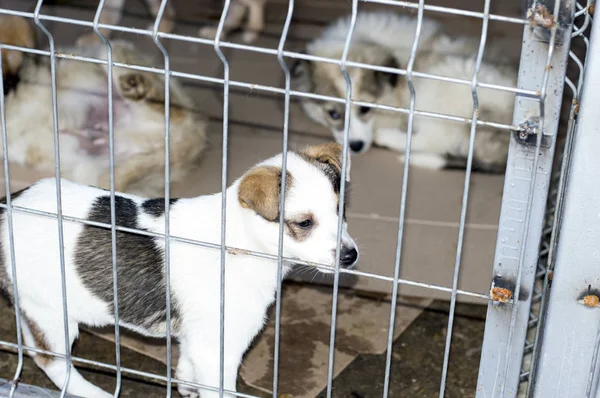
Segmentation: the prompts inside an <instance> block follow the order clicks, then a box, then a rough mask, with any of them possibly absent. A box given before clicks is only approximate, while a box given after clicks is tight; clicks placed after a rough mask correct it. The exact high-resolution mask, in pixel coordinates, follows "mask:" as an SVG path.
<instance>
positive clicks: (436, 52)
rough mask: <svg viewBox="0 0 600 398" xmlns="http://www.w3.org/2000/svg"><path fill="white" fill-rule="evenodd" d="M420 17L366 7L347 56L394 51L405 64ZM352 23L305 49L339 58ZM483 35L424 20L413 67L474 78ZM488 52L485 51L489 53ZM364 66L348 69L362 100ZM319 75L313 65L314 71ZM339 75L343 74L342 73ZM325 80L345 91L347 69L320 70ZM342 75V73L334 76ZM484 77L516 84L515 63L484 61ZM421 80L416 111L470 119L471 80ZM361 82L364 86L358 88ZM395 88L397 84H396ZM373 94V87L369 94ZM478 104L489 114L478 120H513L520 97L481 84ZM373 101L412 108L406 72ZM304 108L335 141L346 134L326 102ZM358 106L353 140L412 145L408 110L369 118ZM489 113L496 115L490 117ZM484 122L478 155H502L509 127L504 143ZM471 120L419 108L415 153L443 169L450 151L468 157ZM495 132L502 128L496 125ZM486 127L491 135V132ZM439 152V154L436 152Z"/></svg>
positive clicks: (400, 147) (401, 147) (365, 58)
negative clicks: (458, 33)
mask: <svg viewBox="0 0 600 398" xmlns="http://www.w3.org/2000/svg"><path fill="white" fill-rule="evenodd" d="M416 25H417V21H416V18H413V17H408V16H400V15H395V14H391V13H381V12H364V13H359V14H358V16H357V21H356V27H355V31H354V35H353V38H352V45H351V49H350V55H349V60H354V58H356V57H358V58H360V61H359V62H364V63H375V62H376V61H374V60H373V58H375V57H376V55H375V54H379V55H377V56H378V57H381V55H380V54H381V52H387V53H389V54H390V55H393V56H394V57H395V59H396V60H397V61H398V63H399V65H400V67H401V68H403V69H405V68H406V67H407V63H408V60H409V57H410V51H411V48H412V44H413V39H414V36H415V31H416ZM349 28H350V18H349V17H346V18H342V19H340V20H338V21H336V22H335V23H333V24H332V25H331V26H329V27H328V28H326V29H325V30H324V31H323V33H322V34H321V36H320V37H319V38H317V39H315V40H314V41H313V42H311V43H310V44H308V46H307V52H308V53H309V54H311V55H316V56H323V57H332V58H339V57H340V56H341V53H342V49H343V47H344V43H345V40H346V36H347V34H348V31H349ZM477 46H478V41H477V40H474V39H471V38H464V37H458V38H454V37H450V36H448V35H446V34H444V33H443V32H442V31H441V26H440V24H439V23H437V22H434V21H432V20H428V19H424V20H423V25H422V30H421V37H420V41H419V47H418V52H417V57H416V62H415V66H414V71H415V72H423V73H428V74H433V75H438V76H446V77H452V78H458V79H463V80H467V81H471V79H472V78H473V73H474V70H475V64H476V62H475V57H476V55H477ZM486 53H488V54H493V56H494V57H496V58H498V61H499V63H501V61H502V59H501V55H499V50H498V49H497V48H491V49H490V50H489V51H486ZM484 59H485V58H484ZM334 67H335V65H327V64H322V63H318V62H314V63H313V68H334ZM358 71H360V70H359V69H358V68H349V73H350V77H351V78H352V81H353V92H352V98H353V99H354V100H364V96H365V94H364V93H363V92H362V91H361V88H360V87H361V86H362V85H361V84H360V83H361V81H360V79H361V76H363V75H361V74H359V73H358ZM313 74H314V72H313ZM338 75H339V76H338ZM319 76H320V78H319V79H323V78H324V76H329V77H330V78H331V79H334V80H335V81H332V82H331V83H332V85H333V86H334V87H336V88H337V90H338V91H339V92H340V94H341V95H344V93H345V92H346V85H345V81H344V80H343V77H342V75H341V73H338V74H334V73H331V72H328V73H321V74H320V75H319ZM334 76H337V77H334ZM478 81H479V82H486V83H493V84H497V85H503V86H509V87H515V84H516V73H515V71H514V70H509V68H506V67H502V66H498V65H496V64H495V63H492V62H485V61H484V62H483V64H482V65H481V69H480V72H479V75H478ZM413 83H414V86H415V91H416V96H415V99H416V101H415V109H416V110H417V111H425V112H435V113H441V114H444V115H452V116H459V117H465V118H471V117H472V114H473V96H472V93H471V87H470V85H464V84H456V83H448V82H442V81H439V80H433V79H428V78H419V77H415V76H413ZM313 84H315V85H316V87H314V90H315V91H316V92H319V80H318V79H315V80H313ZM357 87H358V88H357ZM390 87H391V86H390ZM367 96H368V94H367ZM478 96H479V109H480V110H481V109H483V110H485V111H486V118H485V119H483V118H482V117H480V118H479V120H485V121H488V122H496V123H504V124H510V123H511V118H512V109H513V103H514V94H511V93H508V92H506V91H500V90H491V89H482V88H479V89H478ZM368 101H371V102H376V103H380V104H385V105H391V106H396V107H402V108H409V103H410V92H409V90H408V85H407V83H406V80H405V78H404V77H403V76H399V79H398V83H397V85H396V88H395V89H394V90H393V93H391V92H388V91H385V92H383V93H382V96H381V97H380V98H368ZM302 104H303V107H304V110H305V112H306V113H307V114H308V115H309V116H310V117H311V118H312V119H313V120H315V121H316V122H318V123H320V124H322V125H325V126H328V127H329V129H330V131H331V132H332V134H333V136H334V137H335V139H336V141H338V142H340V143H341V142H342V141H343V129H341V128H340V127H339V126H336V127H335V128H334V127H332V126H331V122H328V121H327V114H326V112H323V111H322V110H321V107H326V106H328V105H327V104H321V103H316V102H312V101H310V102H309V101H304V102H303V103H302ZM357 110H358V106H352V110H351V112H352V113H351V118H350V127H349V129H350V131H349V139H350V142H351V143H352V142H353V141H362V142H363V143H364V146H363V149H362V150H361V151H359V152H364V151H366V150H368V149H369V148H370V147H371V145H372V144H373V143H374V144H376V145H379V146H383V147H387V148H390V149H393V150H396V151H399V152H404V151H405V149H406V128H407V115H406V114H405V113H399V112H390V111H385V112H383V111H371V112H370V114H369V115H367V118H364V117H363V118H362V120H361V119H359V118H358V117H356V114H357ZM490 118H491V120H490ZM482 130H483V128H482V127H478V135H480V137H479V138H478V141H477V143H476V149H475V151H476V155H480V160H481V161H483V162H488V161H489V162H491V163H495V162H500V163H501V162H502V158H503V157H504V158H505V157H506V153H507V150H508V136H509V132H507V131H501V132H498V134H505V137H504V138H501V139H500V140H501V141H502V143H501V144H497V143H496V142H495V140H496V138H495V137H497V136H494V135H493V134H490V133H491V131H490V130H491V129H489V128H488V129H487V131H486V132H485V134H479V132H480V131H482ZM469 131H470V124H467V123H462V122H457V121H448V120H442V119H439V118H433V117H428V116H420V115H416V116H415V118H414V125H413V133H414V135H413V137H412V151H413V153H423V154H426V155H427V156H425V158H427V159H433V160H431V161H425V162H417V159H418V157H415V158H414V159H415V163H416V164H417V163H418V164H417V165H418V166H423V167H428V168H441V167H444V165H445V164H446V162H445V160H444V155H446V154H448V153H449V154H452V155H457V156H465V157H466V155H467V153H468V143H469ZM493 133H496V132H495V131H494V132H493ZM486 134H487V135H486ZM436 157H437V158H438V159H437V160H435V158H436Z"/></svg>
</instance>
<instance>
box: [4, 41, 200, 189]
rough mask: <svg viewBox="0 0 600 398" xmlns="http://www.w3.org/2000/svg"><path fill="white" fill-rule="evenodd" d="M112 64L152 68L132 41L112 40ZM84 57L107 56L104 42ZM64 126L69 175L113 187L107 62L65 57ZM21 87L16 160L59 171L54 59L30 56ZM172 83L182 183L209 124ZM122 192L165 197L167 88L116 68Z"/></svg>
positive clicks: (12, 111)
mask: <svg viewBox="0 0 600 398" xmlns="http://www.w3.org/2000/svg"><path fill="white" fill-rule="evenodd" d="M112 48H113V61H114V62H122V63H125V64H132V65H145V66H146V65H153V63H152V60H151V59H150V58H148V57H146V56H145V55H144V54H143V53H142V52H141V51H140V50H138V49H137V48H136V47H135V46H134V45H133V44H131V43H130V42H127V41H122V40H117V41H114V42H113V43H112ZM76 50H77V51H76V52H77V53H80V54H81V55H84V56H89V57H92V58H97V59H105V57H106V55H105V54H106V48H105V46H104V45H103V44H96V45H93V46H84V47H79V48H77V49H76ZM56 74H57V106H58V129H59V136H60V155H61V167H62V172H63V176H64V177H65V178H67V179H71V180H74V181H76V182H80V183H83V184H89V185H96V186H99V187H101V188H108V187H109V156H108V149H109V147H108V144H109V141H108V134H109V128H108V127H109V126H108V77H107V69H106V65H101V64H94V63H89V62H81V61H74V60H69V59H59V60H58V61H57V65H56ZM19 75H20V82H19V84H18V85H17V87H16V90H15V91H13V92H11V93H10V94H9V95H8V96H7V97H6V126H7V134H8V153H9V154H10V160H11V161H13V162H16V163H19V164H21V165H23V166H26V167H30V168H34V169H38V170H41V171H47V172H48V171H53V170H54V167H55V166H54V165H55V159H54V128H53V113H52V86H51V74H50V65H49V60H48V57H43V58H41V59H40V60H38V59H36V58H33V57H26V58H25V59H24V61H23V65H22V67H21V71H20V74H19ZM170 83H171V86H170V105H171V106H170V163H171V168H172V171H173V174H172V175H171V180H172V181H176V180H178V179H179V178H181V177H182V176H183V175H185V173H186V171H188V170H191V169H194V168H196V166H197V163H198V161H199V160H200V158H201V156H202V154H203V151H204V148H205V146H206V131H205V130H206V119H205V117H204V116H203V115H201V114H199V113H197V112H196V110H195V105H194V102H193V101H192V99H191V98H190V97H189V96H188V95H187V94H186V93H185V91H184V89H183V88H182V87H181V86H180V84H179V81H178V80H177V79H176V78H171V82H170ZM112 87H113V115H114V120H113V121H114V123H113V125H114V139H115V148H114V149H115V184H116V185H115V187H116V190H118V191H128V192H142V193H143V194H144V195H147V196H156V195H160V193H161V192H164V168H165V155H164V154H165V138H164V137H165V105H164V103H165V83H164V77H163V75H160V74H155V73H150V72H145V71H138V70H133V69H127V68H122V67H114V68H113V81H112Z"/></svg>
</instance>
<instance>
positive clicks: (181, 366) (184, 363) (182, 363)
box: [176, 343, 198, 398]
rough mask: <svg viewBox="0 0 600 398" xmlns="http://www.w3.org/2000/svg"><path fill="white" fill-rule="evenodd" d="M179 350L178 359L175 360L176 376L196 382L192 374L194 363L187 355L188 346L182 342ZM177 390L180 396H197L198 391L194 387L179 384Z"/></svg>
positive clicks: (191, 397)
mask: <svg viewBox="0 0 600 398" xmlns="http://www.w3.org/2000/svg"><path fill="white" fill-rule="evenodd" d="M179 352H180V354H179V361H177V372H176V376H177V378H178V379H179V380H182V381H190V382H192V383H196V378H195V376H194V365H193V364H192V360H191V359H190V358H189V356H188V352H189V350H188V346H187V345H186V344H185V343H182V344H181V346H180V351H179ZM177 391H179V394H181V396H182V397H188V398H198V391H197V389H196V388H195V387H190V386H186V385H183V384H179V385H178V386H177Z"/></svg>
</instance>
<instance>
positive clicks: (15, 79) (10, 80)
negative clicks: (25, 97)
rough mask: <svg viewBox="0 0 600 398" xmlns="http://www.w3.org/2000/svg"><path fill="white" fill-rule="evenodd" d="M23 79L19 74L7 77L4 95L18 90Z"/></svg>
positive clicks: (4, 83)
mask: <svg viewBox="0 0 600 398" xmlns="http://www.w3.org/2000/svg"><path fill="white" fill-rule="evenodd" d="M20 81H21V78H20V77H19V75H18V74H9V75H6V76H5V79H4V82H3V85H4V95H7V94H8V93H10V92H11V91H13V90H16V89H17V86H18V85H19V82H20Z"/></svg>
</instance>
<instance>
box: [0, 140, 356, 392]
mask: <svg viewBox="0 0 600 398" xmlns="http://www.w3.org/2000/svg"><path fill="white" fill-rule="evenodd" d="M341 163H342V150H341V147H340V146H339V145H337V144H326V145H321V146H317V147H309V148H307V149H306V150H304V151H302V152H289V153H288V168H287V175H286V184H287V185H286V197H285V213H284V217H283V220H280V219H281V217H280V214H279V197H280V190H281V181H282V177H281V174H282V173H281V155H277V156H275V157H273V158H271V159H268V160H266V161H264V162H262V163H259V164H257V165H256V166H254V167H252V168H251V169H250V170H248V171H247V172H246V173H245V174H244V175H243V176H242V177H241V178H240V179H238V180H237V181H235V182H234V183H233V184H232V185H231V186H230V187H229V188H228V189H227V226H226V232H227V238H226V244H227V245H228V246H233V247H237V248H241V249H245V250H253V251H260V252H263V253H268V254H272V255H276V254H277V247H278V239H279V222H280V221H282V222H284V223H285V236H284V246H283V248H284V249H283V254H284V256H286V257H289V258H293V259H302V260H306V261H311V262H316V263H321V264H328V265H333V264H334V263H335V254H336V242H337V225H338V219H339V216H340V215H339V214H338V205H339V194H340V184H341V179H342V178H343V177H342V175H341ZM349 165H350V164H349V163H348V167H349ZM348 171H349V168H348ZM345 177H346V180H347V181H348V183H347V184H346V186H348V184H349V173H348V174H347V175H346V176H345ZM61 187H62V209H63V214H64V215H65V216H71V217H77V218H80V219H86V220H89V221H95V222H102V223H106V224H109V223H110V219H111V218H110V192H108V191H105V190H102V189H98V188H93V187H88V186H84V185H79V184H75V183H72V182H69V181H66V180H63V181H62V183H61ZM55 189H56V184H55V180H54V179H45V180H41V181H40V182H38V183H37V184H35V185H33V186H31V187H29V188H27V189H24V190H22V191H20V192H17V193H15V194H13V195H12V203H13V204H14V205H16V206H20V207H25V208H31V209H35V210H40V211H45V212H50V213H56V192H55ZM2 203H6V199H5V198H4V199H2ZM115 203H116V224H117V226H121V227H127V228H136V229H142V230H146V231H150V232H155V233H164V225H165V220H164V211H165V201H164V199H145V198H141V197H137V196H133V195H128V194H121V193H119V194H117V195H116V198H115ZM169 209H170V220H171V221H170V234H171V236H176V237H182V238H188V239H194V240H198V241H204V242H210V243H213V244H220V242H221V218H220V215H221V194H220V193H218V194H214V195H208V196H200V197H197V198H191V199H179V200H178V199H173V200H172V201H171V203H170V208H169ZM341 216H342V217H344V224H343V235H342V247H341V252H340V253H341V255H340V266H341V267H345V268H348V267H353V266H354V264H355V263H356V262H357V261H358V251H357V250H358V249H357V246H356V244H355V243H354V240H353V239H352V237H351V236H350V235H349V234H348V229H347V223H346V221H345V214H342V215H341ZM0 223H1V225H0V244H1V247H2V257H1V261H2V264H0V265H1V266H0V287H1V288H2V290H3V291H4V292H5V293H6V294H8V295H9V297H10V296H11V295H12V291H13V283H14V276H13V274H12V271H11V261H10V244H9V241H8V223H7V218H6V210H5V209H2V215H1V217H0ZM13 228H14V249H15V258H16V268H17V281H18V289H19V298H20V304H21V310H22V317H21V320H22V327H23V336H24V339H25V340H24V341H25V344H26V345H28V346H33V347H37V348H40V349H44V350H50V351H53V352H58V353H64V352H65V346H64V341H65V340H64V334H63V311H62V300H61V297H62V296H61V278H60V254H59V246H58V235H57V225H56V220H55V219H51V218H41V217H40V216H38V215H32V214H28V213H23V212H22V211H18V210H14V211H13ZM63 231H64V247H65V270H66V280H67V301H68V322H69V331H70V336H69V337H70V343H71V344H73V342H74V341H75V339H76V338H77V334H78V325H79V324H85V325H89V326H104V325H109V324H113V323H114V320H113V280H112V250H111V231H110V229H105V228H99V227H96V226H90V225H83V224H81V223H74V222H67V221H65V222H64V229H63ZM164 256H165V255H164V240H162V239H160V238H153V237H150V236H146V235H138V234H133V233H126V232H117V263H118V270H117V273H118V292H119V297H118V298H119V313H120V324H121V326H123V327H126V328H128V329H131V330H134V331H136V332H139V333H141V334H143V335H147V336H164V335H165V333H166V323H165V322H166V320H165V316H166V315H165V312H166V311H165V305H166V299H165V274H164V262H165V258H164ZM170 258H171V262H170V264H171V293H172V296H171V303H172V304H171V314H172V315H171V316H172V318H171V320H172V322H171V328H172V333H173V335H174V336H176V337H177V338H178V340H179V341H180V343H181V357H180V359H179V364H178V367H177V378H179V379H182V380H185V381H191V382H196V383H202V384H205V385H209V386H213V387H216V386H218V382H219V341H220V340H219V338H220V337H219V330H220V328H219V322H220V317H219V314H220V312H219V308H220V251H219V250H215V249H212V248H203V247H199V246H194V245H190V244H186V243H181V242H175V241H172V243H171V246H170ZM225 267H226V268H225V269H226V273H225V307H226V308H225V358H224V360H225V373H224V387H225V389H227V390H232V391H235V388H236V378H237V372H238V368H239V366H240V363H241V361H242V355H243V354H244V352H245V351H246V349H247V348H248V346H249V345H250V342H251V341H252V339H253V338H254V337H255V336H256V335H257V334H258V333H259V332H260V330H261V329H262V327H263V326H264V323H265V314H266V310H267V308H268V307H269V305H271V303H272V302H273V299H274V293H275V289H276V286H277V262H276V261H273V260H269V259H264V258H258V257H252V256H246V255H235V253H228V254H227V257H226V266H225ZM289 269H290V266H289V265H287V264H284V267H283V274H285V273H286V272H288V270H289ZM30 354H31V355H32V356H33V358H34V360H35V362H36V364H37V365H38V366H39V367H40V368H42V369H43V370H44V372H46V374H47V375H48V377H49V378H50V379H51V380H52V381H53V382H54V383H55V384H56V385H57V386H62V383H63V382H64V380H65V372H66V365H65V362H64V360H63V359H60V358H56V357H52V356H50V355H46V354H35V353H30ZM179 391H180V392H181V393H182V395H184V396H194V397H197V396H198V393H199V394H200V396H201V397H203V398H205V397H218V393H214V392H211V391H207V390H202V391H198V390H196V389H193V388H189V387H184V386H182V385H180V386H179ZM67 392H68V393H69V394H73V395H77V396H82V397H89V398H91V397H94V398H95V397H102V398H108V397H111V396H112V395H111V394H108V393H106V392H104V391H102V390H101V389H100V388H98V387H96V386H94V385H92V384H91V383H89V382H88V381H86V380H85V379H84V378H83V377H82V376H81V375H80V374H79V373H78V372H77V371H76V370H75V369H74V368H73V369H71V377H70V382H69V386H68V388H67ZM226 396H230V395H228V394H226Z"/></svg>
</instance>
